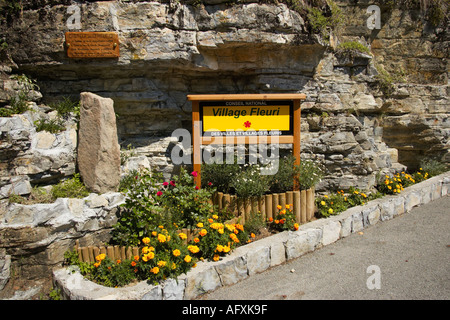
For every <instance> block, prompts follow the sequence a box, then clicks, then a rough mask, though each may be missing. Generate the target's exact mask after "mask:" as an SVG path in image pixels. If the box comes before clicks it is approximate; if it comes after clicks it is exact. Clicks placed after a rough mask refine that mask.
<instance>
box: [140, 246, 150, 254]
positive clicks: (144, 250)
mask: <svg viewBox="0 0 450 320" xmlns="http://www.w3.org/2000/svg"><path fill="white" fill-rule="evenodd" d="M149 251H150V250H148V247H143V248H142V253H144V254H145V253H148V252H149Z"/></svg>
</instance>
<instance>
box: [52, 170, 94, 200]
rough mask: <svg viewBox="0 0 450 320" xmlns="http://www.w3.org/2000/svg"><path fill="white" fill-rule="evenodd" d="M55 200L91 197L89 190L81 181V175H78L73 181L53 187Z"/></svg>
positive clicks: (66, 181) (69, 180)
mask: <svg viewBox="0 0 450 320" xmlns="http://www.w3.org/2000/svg"><path fill="white" fill-rule="evenodd" d="M51 193H52V196H53V198H55V199H57V198H84V197H86V196H88V195H89V190H88V189H87V188H86V186H85V185H84V184H83V182H81V180H80V174H79V173H76V174H74V175H73V177H72V178H71V179H68V180H65V181H61V182H60V183H58V184H57V185H55V186H53V187H52V191H51Z"/></svg>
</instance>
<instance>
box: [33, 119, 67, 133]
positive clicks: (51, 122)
mask: <svg viewBox="0 0 450 320" xmlns="http://www.w3.org/2000/svg"><path fill="white" fill-rule="evenodd" d="M34 125H35V126H36V131H37V132H40V131H47V132H50V133H58V132H61V131H64V130H65V126H64V124H63V123H62V121H61V120H59V119H39V120H36V121H35V122H34Z"/></svg>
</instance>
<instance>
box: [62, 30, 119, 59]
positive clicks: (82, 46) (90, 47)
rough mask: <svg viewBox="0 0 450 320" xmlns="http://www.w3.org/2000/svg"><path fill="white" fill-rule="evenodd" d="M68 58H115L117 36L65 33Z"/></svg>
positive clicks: (103, 33)
mask: <svg viewBox="0 0 450 320" xmlns="http://www.w3.org/2000/svg"><path fill="white" fill-rule="evenodd" d="M65 36H66V47H67V56H68V57H69V58H117V57H119V56H120V51H119V36H118V34H117V33H115V32H66V34H65Z"/></svg>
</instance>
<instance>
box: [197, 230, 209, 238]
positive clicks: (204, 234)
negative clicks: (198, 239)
mask: <svg viewBox="0 0 450 320" xmlns="http://www.w3.org/2000/svg"><path fill="white" fill-rule="evenodd" d="M207 233H208V231H206V229H202V230H200V233H199V234H200V235H201V236H202V237H204V236H206V234H207Z"/></svg>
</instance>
